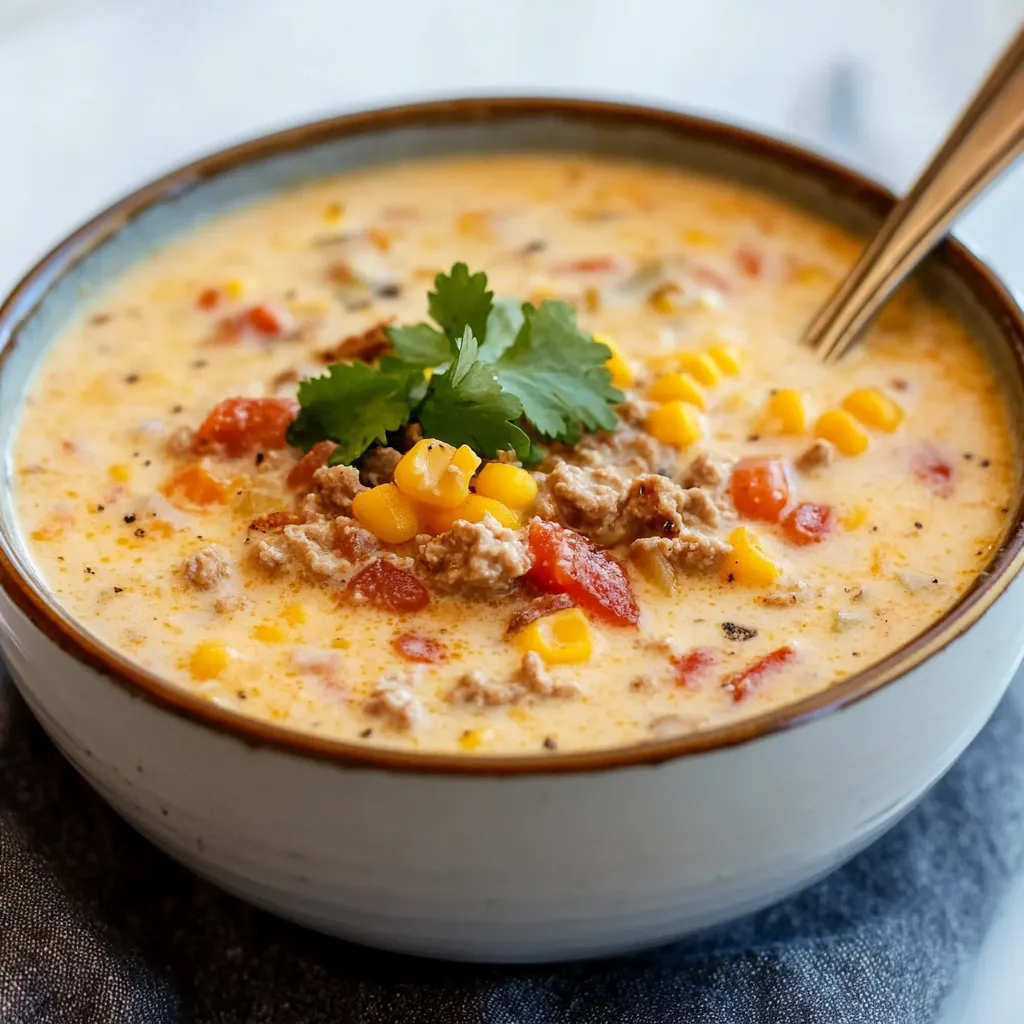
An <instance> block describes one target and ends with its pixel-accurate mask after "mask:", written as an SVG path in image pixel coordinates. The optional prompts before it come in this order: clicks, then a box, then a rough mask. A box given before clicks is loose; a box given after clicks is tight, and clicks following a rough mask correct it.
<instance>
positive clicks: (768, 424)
mask: <svg viewBox="0 0 1024 1024" xmlns="http://www.w3.org/2000/svg"><path fill="white" fill-rule="evenodd" d="M764 429H765V430H767V431H768V432H769V433H776V434H802V433H804V432H805V431H806V430H807V403H806V401H805V400H804V396H803V393H802V392H800V391H797V390H795V389H794V388H780V389H779V390H778V391H776V392H775V393H774V394H772V395H769V396H768V401H767V403H766V404H765V411H764Z"/></svg>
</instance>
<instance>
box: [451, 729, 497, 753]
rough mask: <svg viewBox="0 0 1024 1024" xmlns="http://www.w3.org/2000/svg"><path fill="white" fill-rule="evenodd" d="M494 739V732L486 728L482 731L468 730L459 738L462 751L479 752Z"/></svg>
mask: <svg viewBox="0 0 1024 1024" xmlns="http://www.w3.org/2000/svg"><path fill="white" fill-rule="evenodd" d="M493 739H494V730H493V729H490V728H488V727H487V726H484V727H483V728H481V729H466V731H465V732H463V733H462V735H461V736H460V737H459V749H460V750H467V751H473V750H479V749H480V748H481V747H482V746H484V745H485V744H487V743H490V742H491V740H493Z"/></svg>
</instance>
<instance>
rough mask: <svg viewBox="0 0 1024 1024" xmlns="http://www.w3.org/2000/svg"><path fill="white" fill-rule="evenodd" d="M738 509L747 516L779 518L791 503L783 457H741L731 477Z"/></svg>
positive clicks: (766, 518)
mask: <svg viewBox="0 0 1024 1024" xmlns="http://www.w3.org/2000/svg"><path fill="white" fill-rule="evenodd" d="M730 490H731V491H732V502H733V504H734V505H735V506H736V511H737V512H739V514H740V515H741V516H745V517H746V518H747V519H763V520H764V521H765V522H768V523H775V522H778V519H779V516H780V515H781V514H782V510H783V509H784V508H785V507H786V506H787V505H788V504H789V474H788V473H787V472H786V464H785V463H784V462H783V461H782V459H772V458H759V457H752V458H748V459H740V461H739V462H737V463H736V465H735V467H734V468H733V471H732V480H731V481H730Z"/></svg>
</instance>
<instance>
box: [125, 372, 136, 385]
mask: <svg viewBox="0 0 1024 1024" xmlns="http://www.w3.org/2000/svg"><path fill="white" fill-rule="evenodd" d="M124 382H125V384H138V383H139V375H138V374H137V373H129V374H128V376H127V377H125V379H124Z"/></svg>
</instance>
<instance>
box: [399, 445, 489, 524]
mask: <svg viewBox="0 0 1024 1024" xmlns="http://www.w3.org/2000/svg"><path fill="white" fill-rule="evenodd" d="M479 465H480V456H479V455H477V454H476V452H474V451H473V449H472V448H469V447H467V446H466V445H462V447H461V448H453V447H452V446H451V445H450V444H445V443H444V441H435V440H433V439H432V438H429V437H425V438H423V440H422V441H417V442H416V444H414V445H413V446H412V448H411V449H409V451H408V452H406V453H405V455H403V456H402V461H401V462H399V463H398V465H397V466H396V467H395V483H396V484H397V486H398V489H399V490H400V491H402V493H403V494H407V495H408V496H409V497H410V498H415V499H416V501H419V502H422V503H423V504H424V505H433V506H436V507H437V508H455V506H456V505H461V504H462V503H463V502H464V501H465V500H466V497H467V495H468V494H469V481H470V479H471V477H472V476H473V474H474V473H475V472H476V470H477V467H478V466H479Z"/></svg>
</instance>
